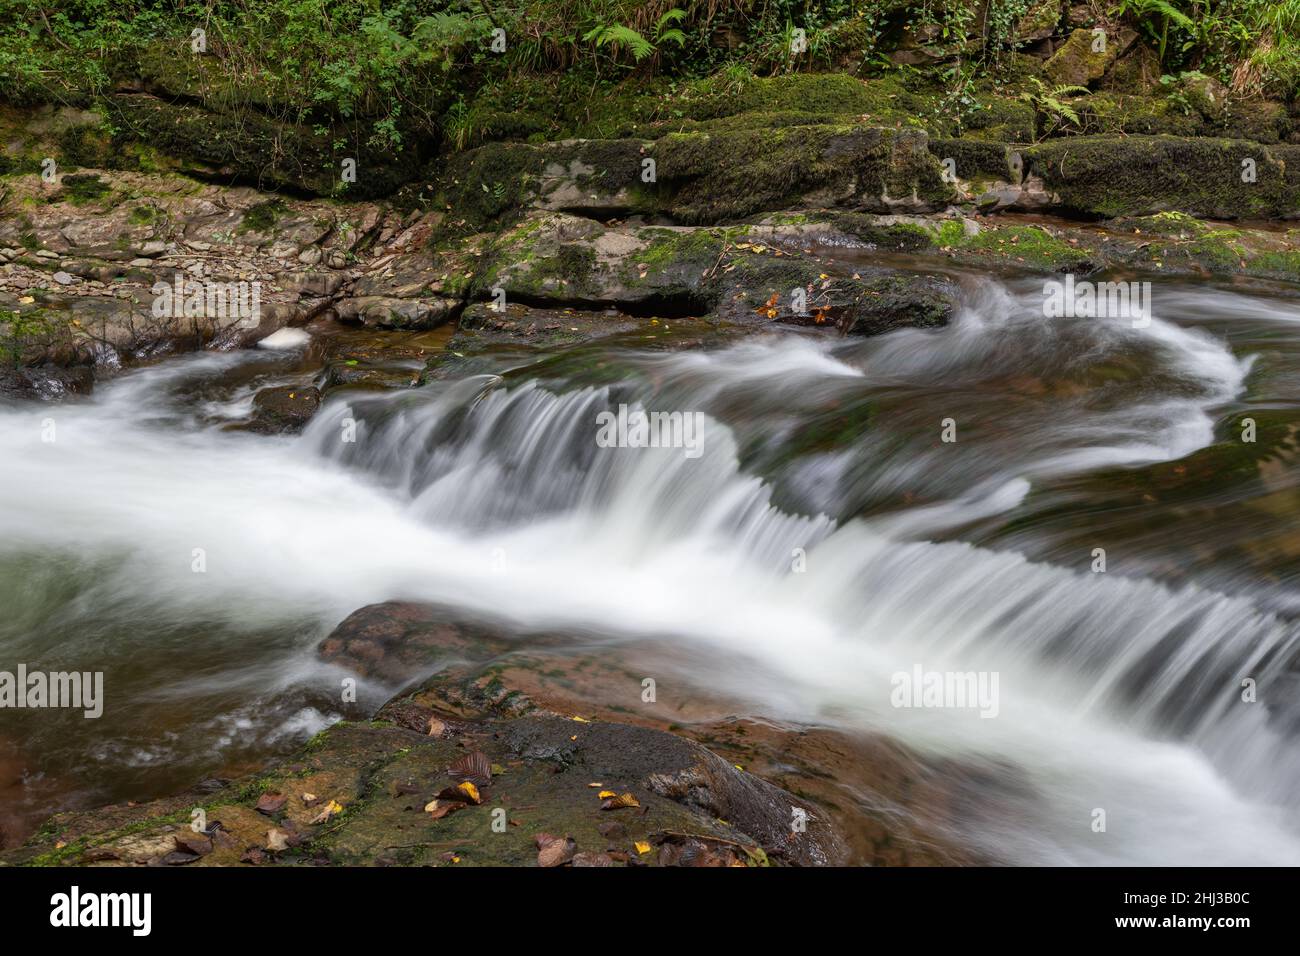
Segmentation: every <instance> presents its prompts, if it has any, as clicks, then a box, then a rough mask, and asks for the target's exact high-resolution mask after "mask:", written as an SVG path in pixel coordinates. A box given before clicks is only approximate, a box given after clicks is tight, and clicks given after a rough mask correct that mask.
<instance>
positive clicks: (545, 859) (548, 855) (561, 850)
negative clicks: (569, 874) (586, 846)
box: [537, 834, 578, 867]
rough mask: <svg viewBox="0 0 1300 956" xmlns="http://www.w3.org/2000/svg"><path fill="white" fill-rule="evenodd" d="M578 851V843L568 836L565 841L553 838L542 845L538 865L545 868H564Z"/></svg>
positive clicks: (538, 852) (538, 854)
mask: <svg viewBox="0 0 1300 956" xmlns="http://www.w3.org/2000/svg"><path fill="white" fill-rule="evenodd" d="M577 850H578V844H577V842H576V841H575V840H574V839H573V838H572V837H570V836H568V835H567V834H566V835H565V837H564V838H563V839H556V838H555V837H551V839H550V840H549V841H547V842H546V843H543V844H541V846H540V847H539V849H538V851H537V865H538V866H543V867H551V866H563V865H564V864H565V863H568V862H570V861H571V860H572V859H573V855H574V854H575V853H576V852H577Z"/></svg>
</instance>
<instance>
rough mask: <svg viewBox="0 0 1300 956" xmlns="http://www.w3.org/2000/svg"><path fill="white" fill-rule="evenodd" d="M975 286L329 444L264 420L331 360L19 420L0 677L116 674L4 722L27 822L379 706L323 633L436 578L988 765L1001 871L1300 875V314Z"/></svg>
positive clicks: (541, 618)
mask: <svg viewBox="0 0 1300 956" xmlns="http://www.w3.org/2000/svg"><path fill="white" fill-rule="evenodd" d="M958 278H959V279H960V282H961V288H962V309H961V312H960V315H959V316H958V317H957V318H956V319H955V321H954V322H953V323H952V324H951V325H950V326H949V327H947V328H945V329H942V330H937V331H910V330H909V331H899V332H894V333H891V334H888V335H884V336H880V337H877V338H865V339H844V338H837V337H834V336H833V335H832V334H831V333H828V332H827V331H825V330H799V329H792V328H791V329H785V328H780V327H777V328H774V329H773V330H772V331H770V332H765V333H756V334H754V335H749V336H746V337H743V338H738V339H728V340H725V341H720V342H718V343H716V345H715V346H714V347H711V348H708V349H696V350H685V351H683V350H677V349H673V348H666V347H664V345H665V343H666V342H670V341H671V334H672V332H671V325H672V323H671V322H669V323H668V326H669V327H668V329H664V328H663V327H662V325H661V326H647V327H646V329H647V330H646V331H645V332H644V333H638V334H636V335H628V336H621V337H618V338H615V339H610V340H599V341H596V342H591V343H585V344H578V345H573V346H570V347H567V348H564V349H554V350H550V351H548V352H547V353H546V354H545V355H537V354H534V353H529V352H526V351H524V350H511V349H500V350H497V351H494V352H492V353H489V354H488V355H486V356H485V357H483V358H482V359H480V360H479V361H478V362H477V363H476V364H475V365H474V366H473V368H472V370H470V371H472V374H470V373H469V371H467V373H466V374H463V375H450V376H447V377H445V378H443V379H439V380H435V381H432V382H430V383H429V384H427V385H424V386H422V387H420V388H415V389H409V390H403V391H390V392H369V393H360V392H357V393H350V394H343V395H340V396H336V397H334V398H332V399H330V400H329V401H328V402H327V403H326V404H325V405H324V406H323V408H322V409H321V411H320V412H319V413H318V414H317V416H316V417H315V418H314V419H313V420H312V422H311V423H310V425H309V426H308V428H307V429H306V431H305V432H304V433H303V434H301V435H298V436H265V435H256V434H251V433H247V432H242V431H236V430H231V429H230V428H228V427H227V426H228V425H229V424H230V423H231V422H232V421H238V420H240V418H241V417H243V416H245V415H246V414H247V413H248V411H249V409H250V407H251V396H252V393H253V390H254V387H255V386H257V385H261V384H266V383H278V382H296V381H306V380H307V378H309V372H308V371H305V370H304V369H305V366H304V365H303V364H302V362H301V358H300V356H298V354H297V353H296V352H295V351H294V350H292V349H291V350H287V351H283V352H269V351H266V350H255V351H246V352H236V353H225V354H200V355H192V356H186V357H179V358H173V359H169V360H166V361H164V362H162V363H160V364H157V365H154V366H151V367H147V368H142V369H138V370H135V371H132V372H129V373H127V374H124V375H122V376H120V377H119V378H117V379H115V380H113V381H110V382H108V383H105V384H101V385H100V386H99V387H98V389H97V391H96V393H95V395H94V396H93V398H91V399H88V400H85V401H79V402H75V403H67V404H62V405H57V406H50V405H37V404H10V405H4V406H0V449H3V457H0V609H3V613H2V614H0V669H8V670H13V669H14V668H15V667H16V666H17V664H18V663H19V662H23V663H25V664H26V665H27V666H28V668H29V669H35V668H41V669H45V670H61V669H76V670H80V671H103V672H104V675H105V677H104V683H105V696H106V703H105V712H104V715H103V716H102V717H101V718H99V719H97V720H87V719H84V718H82V717H81V716H80V714H79V713H72V712H67V711H40V712H37V711H25V712H24V711H12V710H10V711H0V764H3V763H4V761H5V760H8V761H9V762H10V766H12V767H20V768H22V769H21V771H15V773H16V774H18V776H19V779H18V780H17V781H15V782H14V783H13V784H12V785H11V786H9V787H7V788H6V789H5V790H3V791H0V801H3V803H4V807H3V810H4V813H5V814H6V815H7V816H8V817H10V818H11V819H13V820H17V821H20V822H19V823H15V824H13V826H14V827H15V828H16V829H15V832H19V831H21V830H22V827H23V826H27V827H28V828H29V827H30V825H31V824H32V823H33V822H35V821H37V820H38V819H39V818H40V817H41V816H42V815H44V814H48V813H49V812H50V811H51V810H53V809H55V808H57V807H61V806H84V805H94V804H95V803H97V802H103V801H106V800H122V799H144V798H147V797H151V796H155V795H158V794H163V793H167V792H170V791H174V790H177V789H181V788H184V787H186V786H189V785H190V784H193V783H194V782H195V781H196V780H199V779H201V778H202V777H203V776H205V775H210V774H215V773H219V772H220V773H230V772H235V771H238V770H241V769H250V768H252V767H255V766H256V765H257V764H258V762H259V761H261V760H264V759H266V757H267V756H268V755H270V754H274V753H283V752H285V751H286V750H287V749H289V748H291V747H293V746H294V745H295V744H297V743H300V742H301V741H302V740H304V739H306V738H307V737H308V736H310V735H311V734H312V733H314V732H316V731H318V730H320V729H321V728H323V727H325V726H327V725H328V724H329V723H331V722H332V721H334V720H337V719H339V718H341V717H343V716H356V714H355V713H354V712H352V711H349V709H348V707H347V706H345V705H343V704H341V703H339V695H338V687H339V681H340V677H339V672H338V671H337V670H335V669H333V668H331V667H329V666H326V665H325V664H323V663H321V662H319V661H318V660H317V658H316V654H315V645H316V644H317V643H318V642H319V640H320V639H321V638H322V637H323V636H324V635H325V634H327V633H328V632H329V630H330V629H331V628H332V627H333V626H334V625H336V624H337V623H338V622H339V620H341V619H342V618H343V617H345V616H346V615H347V614H349V613H350V612H351V611H353V610H355V609H357V608H358V607H361V606H363V605H365V604H368V603H372V602H377V601H384V600H388V599H414V600H427V601H432V602H437V603H439V604H443V605H447V606H449V607H453V608H456V609H459V610H461V611H463V612H464V613H465V614H466V615H467V616H471V617H475V618H479V619H490V620H492V621H494V622H496V623H497V624H498V625H499V626H500V627H502V628H504V629H507V630H509V631H511V632H512V633H515V634H517V635H518V639H519V640H525V641H526V640H527V639H528V634H529V633H530V632H538V631H541V630H548V631H557V630H561V631H562V630H564V629H569V630H571V631H573V632H574V633H581V634H582V635H583V637H584V640H586V641H590V642H594V643H596V644H597V645H598V644H599V642H600V641H602V640H609V641H628V640H638V639H641V638H645V639H647V640H649V639H653V640H654V641H657V642H668V643H671V644H672V646H673V647H674V648H675V652H674V654H673V655H672V656H673V662H672V664H671V665H669V664H667V663H666V664H665V667H666V668H667V667H669V666H671V667H672V668H673V670H674V673H675V674H676V675H677V676H678V678H679V679H686V680H690V681H691V682H692V683H693V684H694V685H696V686H698V687H699V688H702V689H704V690H713V691H716V692H718V693H719V694H725V695H726V696H727V697H729V698H733V699H736V700H740V701H744V702H746V704H747V706H749V707H751V708H752V712H753V713H756V714H764V715H767V716H770V717H774V718H779V719H782V720H789V721H794V722H798V723H805V724H811V725H821V726H831V727H836V728H840V729H843V730H846V731H849V732H872V733H884V734H887V735H889V736H891V737H894V738H896V739H898V740H900V741H902V742H904V743H905V744H907V745H908V746H910V747H911V748H914V749H915V750H916V752H918V753H920V754H930V755H934V756H936V757H943V758H956V759H959V760H961V761H963V762H965V763H967V764H969V765H972V766H980V767H985V768H988V771H989V777H990V778H991V779H993V780H996V781H999V782H997V783H993V784H990V793H989V795H988V797H989V800H990V802H991V803H993V804H994V805H995V806H997V807H998V812H996V813H994V814H986V815H982V816H981V817H980V818H979V821H980V822H979V825H977V826H975V825H972V826H970V827H969V828H968V829H967V830H966V831H965V832H963V833H961V834H959V838H960V839H961V840H962V841H964V842H965V843H966V844H967V845H969V846H970V847H971V848H973V849H975V850H976V851H978V852H979V853H980V854H983V855H986V856H988V857H991V858H993V859H997V860H1002V861H1005V862H1008V863H1022V864H1080V865H1098V864H1146V863H1153V864H1198V865H1217V864H1246V865H1254V864H1292V865H1294V864H1297V863H1300V748H1297V746H1296V737H1297V733H1300V695H1297V694H1296V689H1297V683H1298V677H1300V669H1298V661H1297V651H1298V650H1300V623H1297V614H1298V613H1300V590H1298V589H1297V582H1298V581H1300V467H1298V465H1297V461H1298V458H1300V442H1298V441H1297V435H1298V434H1300V301H1298V300H1296V298H1295V297H1294V294H1293V293H1288V292H1287V291H1286V290H1282V289H1275V288H1270V287H1268V286H1266V285H1263V284H1251V285H1246V284H1242V285H1236V286H1222V285H1220V286H1216V285H1211V284H1206V283H1198V282H1192V281H1188V280H1167V281H1158V282H1156V283H1155V286H1154V292H1153V297H1152V304H1153V317H1152V319H1151V321H1150V323H1149V324H1148V325H1146V326H1145V327H1140V328H1136V327H1134V324H1133V323H1132V322H1130V321H1128V320H1121V319H1106V318H1047V317H1045V316H1044V310H1043V299H1044V293H1043V280H1042V278H1041V277H1039V278H1034V277H1030V276H1024V275H1016V274H1005V275H1000V276H997V275H989V274H976V273H964V274H958ZM620 404H622V405H626V406H628V407H629V408H630V409H633V410H636V409H638V408H643V409H650V410H663V411H680V412H683V413H691V414H693V413H696V412H698V413H700V415H701V416H702V417H701V419H700V421H701V422H702V430H701V432H700V436H699V437H700V447H699V451H700V454H699V455H698V456H693V455H687V454H685V453H684V450H683V449H681V448H602V447H599V446H598V445H597V442H596V441H595V435H596V431H597V424H596V423H597V416H598V414H599V413H600V412H602V411H606V410H611V409H616V408H617V407H618V406H619V405H620ZM1246 418H1250V419H1252V420H1253V421H1254V422H1255V426H1256V429H1257V435H1256V440H1255V441H1254V442H1248V441H1243V439H1242V435H1243V428H1244V427H1245V426H1244V422H1243V420H1244V419H1246ZM350 438H355V440H349V439H350ZM945 438H950V439H953V440H944V439H945ZM1098 549H1101V550H1102V551H1104V556H1103V555H1101V553H1100V552H1099V551H1098ZM1103 559H1104V563H1105V564H1104V568H1105V569H1104V571H1103V570H1101V569H1100V564H1099V560H1103ZM683 660H685V661H686V662H687V663H688V666H687V667H685V668H683V667H682V661H683ZM916 668H923V669H924V670H925V671H927V672H930V671H937V672H979V673H984V674H996V675H997V689H998V701H997V708H996V715H986V716H981V715H980V713H979V712H977V711H976V710H972V709H970V708H966V709H962V708H953V707H946V708H929V707H922V708H911V707H898V706H895V703H896V700H894V699H893V695H892V693H891V691H892V690H893V678H894V675H896V674H899V673H911V672H913V670H914V669H916ZM1245 679H1250V680H1251V681H1253V682H1254V687H1255V694H1256V699H1255V700H1254V701H1253V702H1250V701H1246V700H1243V699H1242V697H1243V686H1242V681H1243V680H1245ZM390 691H391V688H376V687H365V688H363V694H362V699H361V701H360V702H359V703H358V705H357V707H359V708H361V709H364V708H366V707H373V706H375V705H377V704H378V703H380V702H382V700H383V699H384V698H385V696H386V695H387V693H389V692H390ZM6 754H7V755H8V756H6ZM1099 809H1100V810H1104V812H1105V821H1106V826H1105V830H1104V832H1099V831H1098V829H1097V828H1096V826H1095V821H1096V819H1097V814H1096V811H1097V810H1099Z"/></svg>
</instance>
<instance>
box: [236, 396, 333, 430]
mask: <svg viewBox="0 0 1300 956" xmlns="http://www.w3.org/2000/svg"><path fill="white" fill-rule="evenodd" d="M318 408H320V392H319V390H317V389H316V388H315V387H314V386H311V385H307V386H301V385H299V386H290V385H281V386H276V387H273V388H264V389H262V390H261V391H259V392H258V393H257V394H256V395H255V396H254V397H253V418H252V421H251V422H250V423H249V425H248V428H249V429H250V430H252V431H258V432H264V433H267V434H277V433H280V432H297V431H301V430H302V428H303V426H305V425H306V424H307V422H308V421H310V420H311V417H312V416H313V415H315V414H316V410H317V409H318Z"/></svg>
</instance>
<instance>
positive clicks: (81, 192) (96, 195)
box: [62, 173, 113, 206]
mask: <svg viewBox="0 0 1300 956" xmlns="http://www.w3.org/2000/svg"><path fill="white" fill-rule="evenodd" d="M62 185H63V196H64V198H66V199H67V200H68V202H70V203H72V205H74V206H86V205H89V204H90V203H93V202H98V201H99V200H101V199H103V198H104V197H105V196H107V195H109V194H110V193H111V192H112V191H113V190H112V188H111V187H109V185H108V184H107V183H105V182H104V181H103V180H102V179H100V178H99V177H98V176H96V175H94V174H93V173H86V174H81V175H77V174H74V175H68V176H64V177H63V180H62Z"/></svg>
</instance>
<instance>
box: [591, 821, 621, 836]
mask: <svg viewBox="0 0 1300 956" xmlns="http://www.w3.org/2000/svg"><path fill="white" fill-rule="evenodd" d="M596 829H597V830H599V831H600V835H601V836H603V837H604V838H605V839H606V840H626V839H627V829H626V828H625V827H624V826H623V824H621V823H619V822H618V821H617V820H610V821H609V822H608V823H602V824H600V825H599V826H597V827H596Z"/></svg>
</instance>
